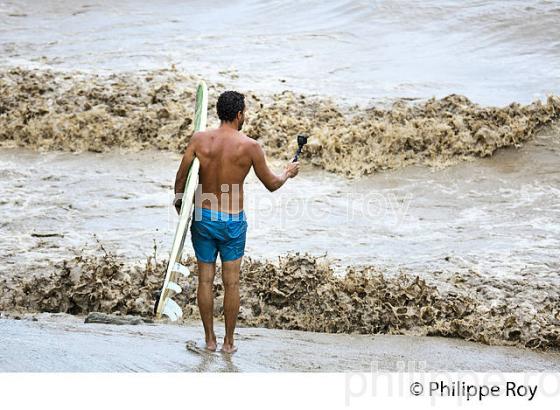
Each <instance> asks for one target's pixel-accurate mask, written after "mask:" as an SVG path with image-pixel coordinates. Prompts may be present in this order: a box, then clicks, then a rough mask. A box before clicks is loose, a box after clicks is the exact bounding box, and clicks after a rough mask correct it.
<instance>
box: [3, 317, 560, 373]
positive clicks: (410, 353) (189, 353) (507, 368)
mask: <svg viewBox="0 0 560 410" xmlns="http://www.w3.org/2000/svg"><path fill="white" fill-rule="evenodd" d="M1 317H2V318H0V335H2V343H1V344H0V371H9V372H77V371H79V372H269V371H299V372H345V371H363V372H369V371H372V369H377V370H379V371H405V370H415V371H478V372H482V371H500V372H521V371H526V372H528V371H548V372H557V371H559V370H560V354H559V353H542V352H540V353H539V352H532V351H528V350H525V349H516V348H512V347H493V346H484V345H480V344H477V343H469V342H465V341H462V340H458V339H448V338H439V337H430V338H426V337H415V336H389V335H341V334H340V335H333V334H325V333H314V332H301V331H287V330H273V329H262V328H239V329H237V331H236V334H237V343H238V345H239V351H238V352H237V353H236V354H234V355H233V356H228V355H222V354H220V353H214V354H212V353H207V352H204V351H203V350H202V349H198V348H197V347H194V348H193V345H197V346H198V347H201V346H202V340H201V338H202V328H201V326H200V325H199V324H197V323H193V322H189V323H187V324H184V325H172V324H163V323H158V324H140V325H122V326H119V325H108V324H86V323H84V318H83V317H77V316H70V315H62V314H54V315H53V314H46V313H42V314H34V315H24V316H22V317H21V319H20V320H15V319H14V318H13V316H11V317H9V318H6V316H5V314H4V315H3V316H1ZM217 335H218V339H220V338H221V337H223V324H221V323H218V326H217ZM187 342H190V343H189V348H187Z"/></svg>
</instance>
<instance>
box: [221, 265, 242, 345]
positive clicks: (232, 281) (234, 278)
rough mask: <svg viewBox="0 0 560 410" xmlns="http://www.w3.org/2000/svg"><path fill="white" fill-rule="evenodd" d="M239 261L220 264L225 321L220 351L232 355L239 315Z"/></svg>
mask: <svg viewBox="0 0 560 410" xmlns="http://www.w3.org/2000/svg"><path fill="white" fill-rule="evenodd" d="M241 259H243V258H239V259H236V260H234V261H228V262H224V263H222V280H223V282H224V316H225V321H226V335H225V337H224V344H223V346H222V351H223V352H225V353H234V352H235V351H236V350H237V346H234V344H233V332H234V331H235V322H236V321H237V315H238V314H239V269H240V268H241Z"/></svg>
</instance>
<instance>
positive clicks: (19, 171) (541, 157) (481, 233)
mask: <svg viewBox="0 0 560 410" xmlns="http://www.w3.org/2000/svg"><path fill="white" fill-rule="evenodd" d="M559 135H560V134H559V133H558V130H557V129H555V128H551V129H548V130H545V131H543V132H541V133H540V135H539V137H538V138H537V139H536V140H534V141H532V142H529V143H528V144H526V146H525V147H523V148H522V149H506V150H501V151H498V152H497V153H496V154H495V155H494V156H493V157H491V158H488V159H480V160H475V161H472V162H466V163H461V164H458V165H455V166H452V167H448V168H445V169H440V170H437V169H433V168H427V167H408V168H405V169H401V170H397V171H390V172H385V173H378V174H375V175H373V176H370V177H366V178H362V179H359V180H347V179H345V178H343V177H339V176H335V175H332V174H328V173H326V172H323V171H317V170H314V169H312V168H311V167H306V166H305V164H304V167H303V171H302V172H301V174H300V176H298V177H297V178H296V179H294V180H290V181H289V182H288V183H287V184H286V185H285V186H284V187H283V188H282V189H280V190H279V191H277V192H275V193H269V192H268V191H266V190H265V189H264V188H263V187H262V186H261V185H260V183H259V182H258V180H257V179H256V177H255V176H254V175H253V174H251V175H250V176H249V178H248V181H247V187H246V212H247V215H248V218H249V233H248V241H247V255H249V256H251V257H256V258H272V259H274V258H276V257H277V256H279V255H282V254H285V253H287V252H292V251H295V252H308V253H311V254H313V255H326V257H327V258H328V259H329V260H330V261H331V262H332V263H334V264H335V265H337V266H339V267H341V268H342V267H345V266H348V265H356V264H358V265H359V264H374V265H379V266H381V267H383V268H385V269H386V270H387V271H389V272H396V271H398V270H406V271H413V272H415V273H420V274H422V273H428V272H432V271H437V270H444V271H453V270H474V271H476V272H480V273H483V274H489V275H492V276H494V277H515V276H517V275H519V274H522V273H524V274H527V273H530V274H532V275H536V276H538V277H539V278H541V279H544V280H547V281H554V282H556V281H557V280H558V272H559V271H560V258H559V256H560V251H559V249H560V208H559V204H560V157H559V153H560V137H559ZM179 159H180V157H179V156H178V155H176V154H173V153H168V152H161V151H144V152H127V151H113V152H111V153H104V154H94V153H61V152H47V153H38V152H34V151H29V150H22V149H3V150H1V151H0V175H2V178H0V193H1V199H0V210H1V212H2V216H3V217H2V220H1V222H0V230H1V231H2V241H1V242H0V250H1V253H2V262H3V263H2V266H1V267H0V273H1V274H2V275H10V274H11V273H13V272H41V271H43V272H44V271H45V270H48V267H49V266H50V265H51V264H52V263H53V261H57V260H61V259H64V258H67V257H69V256H72V252H73V251H72V250H75V249H81V248H82V247H83V246H84V244H89V245H92V247H93V245H94V243H95V242H96V241H97V240H99V241H100V242H102V243H103V244H104V245H106V246H108V247H110V248H111V250H112V251H114V252H116V253H118V254H120V255H122V256H123V257H124V258H125V259H127V260H130V261H143V260H145V257H146V256H147V255H150V254H152V253H153V252H154V246H155V247H156V248H157V255H158V257H159V258H166V257H167V253H168V251H169V248H170V243H171V240H172V236H173V232H174V229H175V226H176V221H177V217H176V214H175V211H174V210H173V209H172V208H171V207H170V203H171V200H172V183H173V178H174V174H175V172H176V168H177V166H178V163H179ZM274 165H276V166H277V167H280V166H281V164H279V163H275V164H274ZM86 247H87V246H86ZM186 252H187V253H188V254H192V247H191V244H190V242H188V243H187V248H186Z"/></svg>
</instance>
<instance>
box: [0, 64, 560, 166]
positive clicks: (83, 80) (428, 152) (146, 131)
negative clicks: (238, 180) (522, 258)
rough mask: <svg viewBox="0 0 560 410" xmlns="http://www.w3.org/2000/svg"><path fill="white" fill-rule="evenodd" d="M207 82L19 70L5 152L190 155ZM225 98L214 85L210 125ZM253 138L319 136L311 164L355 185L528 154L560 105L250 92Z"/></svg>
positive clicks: (7, 103)
mask: <svg viewBox="0 0 560 410" xmlns="http://www.w3.org/2000/svg"><path fill="white" fill-rule="evenodd" d="M196 81H197V78H196V77H194V76H189V75H185V74H182V73H179V72H177V71H166V70H160V71H155V72H149V73H140V72H139V73H131V74H112V75H108V76H100V75H92V74H84V73H77V72H70V73H58V72H53V71H49V70H26V69H21V68H14V69H11V70H4V71H0V144H2V145H5V146H6V145H17V146H24V147H30V148H34V149H40V150H67V151H83V150H89V151H95V152H102V151H105V150H109V149H115V148H125V149H134V150H139V149H145V148H157V149H165V150H171V151H175V152H182V151H184V149H185V146H186V144H187V142H188V139H189V137H190V133H191V131H190V130H191V118H192V114H193V110H194V101H193V100H194V88H195V86H196ZM221 91H223V90H222V89H221V88H217V87H216V86H213V85H210V89H209V92H210V99H209V101H210V103H209V107H210V125H216V119H215V118H214V117H215V115H214V112H213V111H214V104H215V99H216V96H217V94H218V93H219V92H221ZM247 96H248V98H247V101H248V105H249V119H248V122H247V126H246V128H245V131H246V133H247V135H249V136H251V137H253V138H255V139H258V140H259V141H261V143H262V144H263V145H264V146H265V148H266V151H267V153H268V155H269V156H271V157H273V158H279V159H288V158H290V157H291V156H292V155H293V153H294V152H295V148H296V142H295V135H296V134H298V133H301V132H306V133H308V134H309V136H310V140H309V145H308V146H307V147H306V148H305V150H304V152H303V155H302V159H303V161H304V162H311V163H312V164H314V165H315V166H318V167H320V168H323V169H326V170H328V171H331V172H335V173H339V174H344V175H347V176H359V175H364V174H369V173H372V172H375V171H378V170H382V169H393V168H399V167H403V166H406V165H409V164H415V163H423V164H430V165H445V164H448V163H452V162H455V161H458V160H464V159H469V158H474V157H484V156H489V155H492V153H493V152H495V151H496V150H497V149H499V148H502V147H509V146H520V145H521V144H522V143H523V142H524V141H527V140H528V139H530V138H531V137H532V136H533V135H534V133H535V131H536V130H537V129H538V128H539V127H541V126H543V125H545V124H548V123H549V122H551V121H552V120H553V119H555V118H558V116H559V111H560V98H558V97H549V98H548V100H547V102H546V103H542V102H534V103H532V104H530V105H520V104H517V103H512V104H510V105H509V106H507V107H503V108H496V107H481V106H479V105H477V104H474V103H472V102H471V101H469V100H468V99H467V98H465V97H463V96H459V95H450V96H448V97H445V98H443V99H440V100H436V99H431V100H428V101H426V102H422V103H417V104H411V103H409V102H407V101H405V100H399V101H396V102H395V103H394V104H393V105H392V106H391V107H389V108H380V107H377V108H375V107H374V108H369V109H364V108H360V107H349V108H343V107H339V106H337V105H336V104H335V103H333V102H332V101H330V100H326V99H309V98H307V97H306V96H304V95H297V94H294V93H291V92H284V93H281V94H275V95H271V96H258V95H256V94H254V93H250V92H249V93H247Z"/></svg>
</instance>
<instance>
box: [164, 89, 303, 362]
mask: <svg viewBox="0 0 560 410" xmlns="http://www.w3.org/2000/svg"><path fill="white" fill-rule="evenodd" d="M216 108H217V111H218V117H219V118H220V121H221V124H220V127H219V128H217V129H213V130H207V131H202V132H196V133H195V134H194V135H193V136H192V138H191V140H190V142H189V144H188V146H187V149H186V151H185V154H184V155H183V159H182V161H181V165H180V166H179V170H178V171H177V177H176V179H175V197H176V198H179V197H181V196H182V192H183V191H184V189H185V183H186V180H187V175H188V171H189V168H190V166H191V163H192V161H193V159H194V157H195V156H196V157H197V158H198V160H199V161H200V177H199V178H200V185H199V187H198V190H197V193H196V194H195V211H194V216H193V222H192V225H191V237H192V243H193V248H194V251H195V254H196V259H197V263H198V290H197V294H196V295H197V301H198V308H199V310H200V316H201V318H202V324H203V325H204V333H205V337H206V348H207V349H208V350H211V351H215V350H216V347H217V345H216V335H215V334H214V320H213V312H214V298H213V294H212V287H213V282H214V275H215V273H216V257H217V255H218V253H219V254H220V258H221V260H222V280H223V283H224V293H225V294H224V316H225V327H226V334H225V337H224V343H223V345H222V351H223V352H225V353H234V352H235V351H236V350H237V346H235V345H234V342H233V332H234V330H235V323H236V321H237V315H238V313H239V270H240V267H241V259H242V258H243V254H244V252H245V236H246V233H247V222H246V218H245V213H244V212H243V183H244V181H245V177H246V176H247V174H248V173H249V170H250V169H251V167H253V169H254V170H255V174H256V175H257V177H258V178H259V179H260V181H261V182H262V183H263V184H264V186H265V187H266V188H267V189H268V190H269V191H271V192H272V191H276V190H277V189H278V188H280V187H281V186H282V185H284V183H286V181H287V180H288V179H289V178H293V177H295V176H296V175H297V174H298V172H299V164H298V163H297V162H295V163H289V164H287V165H286V167H285V168H284V171H283V172H282V173H281V174H280V175H277V174H275V173H273V172H272V171H271V170H270V168H269V167H268V165H267V163H266V159H265V155H264V151H263V149H262V148H261V146H260V145H259V143H258V142H257V141H255V140H253V139H251V138H249V137H247V136H246V135H244V134H243V133H242V132H240V131H241V127H242V126H243V122H244V121H245V97H244V96H243V94H240V93H238V92H235V91H226V92H224V93H223V94H222V95H220V97H219V98H218V103H217V107H216ZM177 194H179V195H177ZM175 206H176V208H177V210H180V207H181V203H180V200H178V201H176V203H175Z"/></svg>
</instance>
